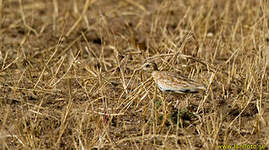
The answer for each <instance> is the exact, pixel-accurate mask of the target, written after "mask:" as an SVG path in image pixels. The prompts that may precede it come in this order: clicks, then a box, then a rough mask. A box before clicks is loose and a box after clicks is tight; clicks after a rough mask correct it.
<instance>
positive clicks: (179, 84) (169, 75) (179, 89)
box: [143, 62, 206, 94]
mask: <svg viewBox="0 0 269 150" xmlns="http://www.w3.org/2000/svg"><path fill="white" fill-rule="evenodd" d="M143 69H144V70H146V71H149V72H151V75H152V77H153V80H154V81H155V83H156V84H157V85H158V87H159V89H160V90H161V91H163V92H165V91H170V92H174V93H180V94H185V93H197V92H199V91H203V90H206V86H205V85H203V84H200V83H197V82H195V81H193V80H190V79H188V78H185V77H183V76H180V75H178V74H177V73H174V72H167V71H159V70H158V67H157V64H156V63H151V62H148V63H145V64H144V65H143Z"/></svg>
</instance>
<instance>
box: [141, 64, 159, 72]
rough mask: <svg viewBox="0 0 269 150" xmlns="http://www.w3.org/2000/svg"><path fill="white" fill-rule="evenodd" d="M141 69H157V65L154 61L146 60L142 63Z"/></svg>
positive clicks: (150, 70)
mask: <svg viewBox="0 0 269 150" xmlns="http://www.w3.org/2000/svg"><path fill="white" fill-rule="evenodd" d="M143 70H145V71H149V72H152V71H158V66H157V64H156V63H154V62H147V63H145V64H144V65H143Z"/></svg>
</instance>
